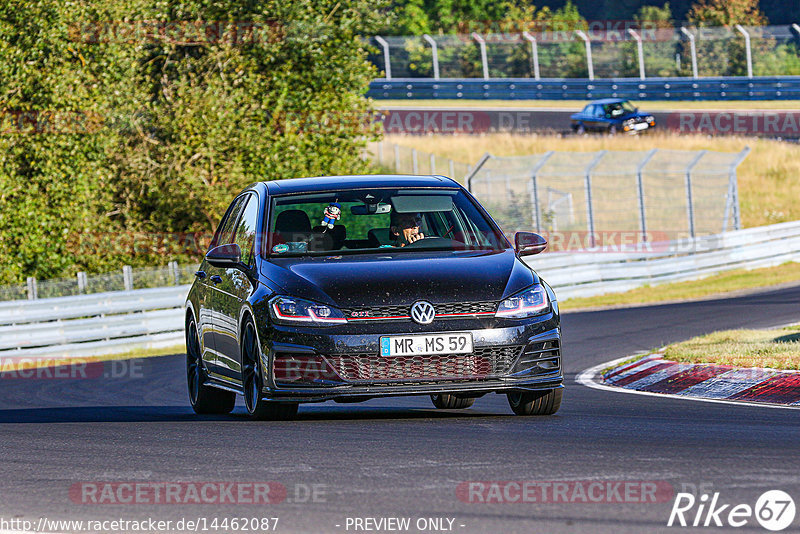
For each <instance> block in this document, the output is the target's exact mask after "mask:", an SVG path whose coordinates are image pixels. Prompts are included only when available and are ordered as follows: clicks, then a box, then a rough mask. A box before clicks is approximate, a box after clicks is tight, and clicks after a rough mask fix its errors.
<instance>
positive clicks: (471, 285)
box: [261, 249, 538, 307]
mask: <svg viewBox="0 0 800 534" xmlns="http://www.w3.org/2000/svg"><path fill="white" fill-rule="evenodd" d="M261 273H262V275H263V276H265V277H266V278H268V279H269V280H270V281H271V282H272V283H273V284H274V285H276V286H279V287H277V288H275V289H276V290H277V291H280V292H282V293H284V294H287V295H292V296H295V297H299V298H306V299H310V300H314V301H317V302H322V303H325V304H329V305H333V306H341V307H359V306H384V305H402V304H412V303H413V302H415V301H417V300H423V299H424V300H429V301H431V302H433V303H448V302H469V301H472V302H486V301H500V300H502V299H503V298H505V297H508V296H510V295H512V294H514V293H516V292H517V291H519V290H522V289H524V288H525V287H528V286H530V285H531V284H533V283H535V282H537V281H538V277H537V276H536V274H535V273H534V272H533V271H531V269H530V268H529V267H527V266H526V265H525V264H524V263H522V262H521V261H520V260H519V259H518V258H517V257H516V255H515V254H514V251H513V250H510V249H509V250H504V251H455V252H394V253H386V254H362V255H357V256H352V255H342V256H324V257H322V256H318V257H304V258H270V260H269V261H265V262H264V263H263V264H262V268H261Z"/></svg>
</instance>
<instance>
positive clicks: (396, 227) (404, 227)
mask: <svg viewBox="0 0 800 534" xmlns="http://www.w3.org/2000/svg"><path fill="white" fill-rule="evenodd" d="M421 224H422V215H421V214H419V213H397V212H396V211H393V212H392V216H391V233H392V237H394V238H395V246H398V247H404V246H406V245H410V244H411V243H413V242H415V241H419V240H420V239H425V234H423V233H422V232H421V231H420V225H421Z"/></svg>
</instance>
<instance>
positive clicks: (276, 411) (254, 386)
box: [241, 317, 297, 421]
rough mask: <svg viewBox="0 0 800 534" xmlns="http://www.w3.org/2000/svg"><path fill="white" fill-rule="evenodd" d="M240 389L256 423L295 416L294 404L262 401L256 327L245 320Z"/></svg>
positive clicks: (283, 419)
mask: <svg viewBox="0 0 800 534" xmlns="http://www.w3.org/2000/svg"><path fill="white" fill-rule="evenodd" d="M242 332H243V333H242V347H241V349H242V387H243V389H244V406H245V408H247V413H248V414H250V417H251V418H253V419H256V420H258V421H288V420H291V419H294V417H295V416H296V415H297V403H296V402H285V403H283V402H272V401H267V400H264V398H263V397H262V396H261V390H262V388H263V386H264V378H263V372H262V369H261V349H260V347H259V344H258V338H257V336H256V327H255V325H254V324H253V320H252V319H251V318H249V317H248V318H247V319H246V320H245V323H244V329H243V330H242Z"/></svg>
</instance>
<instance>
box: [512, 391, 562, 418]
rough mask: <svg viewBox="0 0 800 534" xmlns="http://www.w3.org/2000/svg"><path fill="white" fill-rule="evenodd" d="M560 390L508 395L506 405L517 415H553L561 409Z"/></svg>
mask: <svg viewBox="0 0 800 534" xmlns="http://www.w3.org/2000/svg"><path fill="white" fill-rule="evenodd" d="M563 395H564V390H563V389H562V388H558V389H550V390H547V391H531V392H517V393H508V394H507V396H508V404H509V406H511V410H513V412H514V413H515V414H517V415H553V414H554V413H556V412H557V411H558V409H559V407H561V398H562V397H563Z"/></svg>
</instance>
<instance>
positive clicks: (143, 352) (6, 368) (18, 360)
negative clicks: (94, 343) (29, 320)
mask: <svg viewBox="0 0 800 534" xmlns="http://www.w3.org/2000/svg"><path fill="white" fill-rule="evenodd" d="M185 353H186V346H185V345H183V344H180V345H174V346H171V347H163V348H158V349H139V350H133V351H128V352H119V353H114V354H102V355H98V356H75V357H69V358H65V357H62V356H55V357H40V356H31V357H29V358H26V357H24V356H20V357H7V358H6V359H3V360H0V373H6V372H16V371H27V370H30V369H43V368H46V367H61V366H67V365H83V364H88V363H96V362H108V361H113V360H133V359H139V358H153V357H156V356H167V355H172V354H185Z"/></svg>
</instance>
